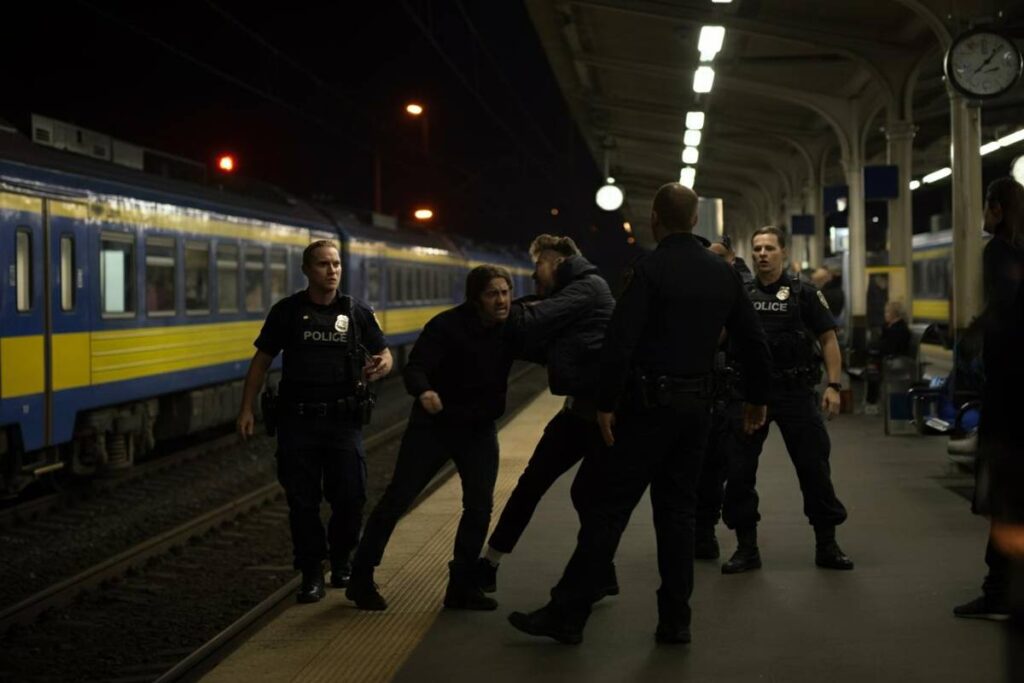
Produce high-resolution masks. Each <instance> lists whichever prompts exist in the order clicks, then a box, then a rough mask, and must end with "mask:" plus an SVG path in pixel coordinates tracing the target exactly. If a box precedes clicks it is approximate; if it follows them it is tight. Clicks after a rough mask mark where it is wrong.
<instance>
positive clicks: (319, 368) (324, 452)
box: [237, 240, 391, 602]
mask: <svg viewBox="0 0 1024 683" xmlns="http://www.w3.org/2000/svg"><path fill="white" fill-rule="evenodd" d="M302 272H303V273H304V274H305V275H306V278H307V279H308V280H309V287H307V288H306V289H304V290H302V291H300V292H297V293H295V294H293V295H291V296H288V297H286V298H284V299H281V300H280V301H278V302H277V303H276V304H274V306H273V307H272V308H271V309H270V314H269V315H268V316H267V320H266V322H265V323H264V324H263V330H262V331H261V332H260V336H259V337H258V338H257V339H256V342H255V346H256V349H257V351H256V355H254V356H253V358H252V362H251V363H250V364H249V372H248V374H247V375H246V377H245V388H244V390H243V395H242V407H241V410H240V411H239V414H238V424H237V427H238V432H239V433H240V434H241V435H242V438H247V437H249V436H251V435H252V433H253V414H252V406H253V401H254V400H255V398H256V395H257V393H258V392H259V390H260V387H261V386H263V379H264V377H265V375H266V372H267V369H268V368H269V367H270V364H271V363H272V362H273V360H274V357H275V356H276V355H277V354H278V352H283V353H284V358H283V367H282V372H281V374H282V377H281V385H280V397H279V399H278V405H277V409H276V412H277V422H278V428H277V429H278V434H277V444H278V448H277V474H278V479H279V480H280V482H281V486H283V487H284V490H285V493H286V495H287V498H288V509H289V522H290V526H291V532H292V544H293V549H294V555H295V568H296V569H298V570H300V571H301V572H302V586H301V588H300V589H299V592H298V594H297V596H296V597H297V599H298V601H299V602H316V601H318V600H320V599H321V598H322V597H323V596H324V576H323V568H322V563H323V560H324V559H325V558H327V557H329V558H330V560H331V569H332V572H331V585H333V586H335V587H337V588H340V587H344V586H345V585H346V582H347V580H348V576H349V573H350V568H349V557H350V555H351V553H352V550H353V549H354V548H355V547H356V544H357V543H358V542H359V527H360V526H361V524H362V515H363V505H364V504H365V503H366V463H365V461H364V458H363V440H362V425H363V424H364V422H365V420H366V419H368V417H369V409H370V408H371V407H372V399H371V397H370V395H369V392H368V391H367V389H366V383H367V382H372V381H374V380H377V379H380V378H381V377H384V376H385V375H387V374H388V372H390V371H391V352H390V351H388V349H387V343H386V341H385V339H384V334H383V333H382V332H381V329H380V327H379V326H378V325H377V321H376V320H375V319H374V316H373V310H372V309H370V308H369V307H368V306H367V305H366V304H364V303H362V302H359V301H356V300H355V299H353V298H352V297H349V296H346V295H343V294H341V293H340V292H339V291H338V286H339V284H340V282H341V259H340V257H339V254H338V248H337V247H336V246H335V245H334V243H333V242H330V241H327V240H320V241H317V242H313V243H312V244H310V245H309V246H308V247H306V250H305V251H304V252H303V254H302ZM321 496H322V497H324V498H326V499H327V501H328V502H329V503H330V504H331V520H330V523H329V525H328V528H327V534H326V537H325V534H324V527H323V524H322V523H321V521H320V499H321Z"/></svg>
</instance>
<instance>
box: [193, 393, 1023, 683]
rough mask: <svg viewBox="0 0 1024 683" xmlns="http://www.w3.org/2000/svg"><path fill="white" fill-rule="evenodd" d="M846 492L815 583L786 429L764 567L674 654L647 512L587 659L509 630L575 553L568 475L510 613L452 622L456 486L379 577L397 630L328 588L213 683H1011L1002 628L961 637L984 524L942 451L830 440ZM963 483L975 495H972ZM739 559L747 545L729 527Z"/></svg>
mask: <svg viewBox="0 0 1024 683" xmlns="http://www.w3.org/2000/svg"><path fill="white" fill-rule="evenodd" d="M560 405H561V401H560V399H558V398H556V397H553V396H551V395H548V394H545V395H542V396H540V397H538V398H537V399H536V400H534V401H533V402H532V403H531V404H530V405H529V406H528V407H527V408H526V409H525V410H524V411H523V412H521V413H520V414H519V415H518V416H517V417H516V418H515V419H514V420H513V421H511V422H510V423H509V424H508V425H507V426H506V427H505V428H504V429H503V430H502V432H501V434H500V443H501V457H502V464H501V471H500V473H499V478H498V486H497V490H496V494H495V510H496V514H495V519H496V518H497V512H498V511H500V510H501V508H502V506H503V505H504V501H505V499H506V498H507V497H508V495H509V493H510V492H511V490H512V488H513V487H514V485H515V482H516V480H517V478H518V476H519V473H520V472H521V471H522V469H523V468H524V466H525V464H526V462H527V460H528V459H529V456H530V454H531V453H532V450H533V447H534V445H535V444H536V442H537V440H538V439H539V438H540V435H541V431H542V430H543V427H544V424H545V423H546V422H547V420H548V419H549V418H550V417H551V416H552V415H553V414H554V413H555V412H556V411H557V410H558V409H559V408H560ZM829 431H830V434H831V437H832V471H833V481H834V483H835V487H836V491H837V493H838V495H839V497H840V499H842V500H843V502H844V503H845V504H846V506H847V508H848V509H849V512H850V518H849V521H848V522H847V523H846V524H845V525H843V526H842V527H840V529H839V532H838V539H839V541H840V543H841V545H842V547H843V549H844V550H845V551H846V552H847V554H849V555H850V556H851V557H852V558H853V559H854V561H855V562H856V569H855V570H854V571H852V572H836V571H829V570H823V569H818V568H817V567H815V565H814V538H813V531H812V529H811V527H810V526H809V525H808V524H807V521H806V519H805V518H804V516H803V514H802V511H801V510H802V508H801V497H800V491H799V487H798V484H797V480H796V475H795V472H794V470H793V467H792V465H791V464H790V462H789V459H788V457H787V456H786V454H785V450H784V447H783V444H782V440H781V438H780V437H779V436H778V434H777V430H775V429H774V428H773V430H772V435H771V436H770V437H769V440H768V442H767V443H766V446H765V452H764V453H763V455H762V459H761V466H760V473H759V491H760V494H761V514H762V517H763V520H762V523H761V526H760V534H759V535H760V546H761V553H762V557H763V560H764V568H763V569H762V570H760V571H754V572H749V573H747V574H740V575H734V576H724V575H722V574H721V572H720V569H719V565H720V561H698V563H697V569H696V588H695V591H694V596H693V600H692V605H693V615H694V616H693V625H692V631H693V642H692V643H691V644H690V645H685V646H679V645H658V644H656V643H655V642H654V638H653V634H654V629H655V625H656V622H657V610H656V603H655V593H654V591H655V589H656V588H657V585H658V574H657V568H656V557H655V544H654V532H653V527H652V523H651V512H650V505H649V501H648V500H647V499H646V497H645V499H644V500H643V501H642V502H641V504H640V505H639V506H638V507H637V510H636V512H635V513H634V515H633V518H632V520H631V522H630V526H629V528H628V529H627V531H626V534H625V535H624V536H623V540H622V544H621V546H620V548H619V552H618V555H617V557H616V565H617V569H618V575H619V581H620V585H621V587H622V594H621V595H619V596H617V597H612V598H605V599H604V600H603V601H601V602H600V603H599V604H598V605H597V606H596V607H595V609H594V613H593V615H592V617H591V619H590V621H589V623H588V626H587V629H586V632H585V634H584V642H583V644H582V645H578V646H566V645H561V644H558V643H556V642H554V641H552V640H548V639H540V638H532V637H529V636H526V635H523V634H521V633H519V632H518V631H516V630H515V629H513V628H512V627H511V626H510V625H509V624H508V622H507V615H508V614H509V612H511V611H514V610H532V609H535V608H537V607H539V606H541V605H543V604H544V603H545V602H546V601H547V598H548V591H549V589H550V587H551V586H552V585H553V584H554V583H555V581H556V580H557V579H558V577H559V576H560V574H561V571H562V569H563V567H564V565H565V562H566V560H567V559H568V557H569V555H570V553H571V552H572V549H573V546H574V543H575V538H576V531H577V527H578V522H577V518H576V514H575V512H574V510H573V508H572V505H571V503H570V501H569V484H570V482H571V474H572V473H570V474H568V475H566V476H565V477H563V479H562V480H560V481H559V482H558V483H557V484H556V485H555V487H554V488H553V489H552V490H551V491H550V492H549V493H548V495H547V497H546V498H545V499H544V500H543V501H542V502H541V505H540V506H539V508H538V510H537V513H536V516H535V517H534V520H533V523H532V524H531V526H530V527H529V528H528V529H527V531H526V534H525V535H524V536H523V538H522V540H521V542H520V544H519V546H518V547H517V549H516V552H515V553H514V554H513V555H511V556H509V557H507V558H506V559H505V561H504V562H503V563H502V566H501V569H500V571H499V574H498V587H499V588H498V593H497V594H495V597H496V598H497V599H498V601H499V603H500V606H499V608H498V611H497V612H489V613H488V612H483V613H481V612H454V611H445V610H443V609H442V607H441V600H442V597H443V594H444V588H445V582H446V579H447V567H446V563H447V561H448V559H449V558H450V555H451V545H452V539H453V538H454V533H455V528H456V525H457V522H458V516H459V511H460V488H459V482H458V479H457V478H453V479H452V480H451V481H449V482H448V483H446V484H445V485H444V486H442V487H441V488H439V489H438V490H437V491H436V492H435V493H434V494H433V495H432V496H431V497H430V498H429V499H428V500H426V501H424V502H423V503H422V504H421V505H420V506H419V507H418V508H416V509H415V510H414V511H413V512H412V513H411V514H410V515H409V516H407V518H405V519H404V520H403V521H402V522H401V523H400V524H399V526H398V528H397V530H396V533H395V535H394V537H393V538H392V541H391V544H390V545H389V547H388V551H387V554H386V556H385V558H384V562H383V564H382V565H381V567H380V568H379V570H378V572H377V580H378V583H379V584H380V585H381V591H382V593H383V594H384V595H385V597H386V598H387V600H388V602H389V605H390V607H389V609H388V610H387V611H385V612H361V611H359V610H357V609H356V608H355V607H354V606H353V605H352V604H351V603H350V602H348V601H347V600H346V599H345V597H344V591H341V590H332V589H328V594H327V598H326V599H325V600H323V601H322V602H320V603H318V604H315V605H294V606H292V607H289V608H288V609H287V610H285V611H284V612H283V613H282V614H281V615H279V616H278V617H277V618H276V619H274V620H273V621H272V622H270V623H269V624H268V625H267V626H265V627H264V628H263V629H262V630H261V631H259V632H258V633H256V634H255V635H254V637H252V638H251V639H250V640H249V641H248V642H247V643H245V644H244V645H243V646H242V647H240V648H239V649H238V650H236V651H235V652H234V653H233V654H232V655H231V656H229V657H228V658H227V659H225V660H224V661H223V662H221V664H220V665H219V666H218V667H217V668H215V669H214V670H212V671H211V672H209V673H208V674H207V675H206V676H205V678H204V679H203V680H204V681H207V682H209V683H221V682H228V681H232V682H234V681H274V682H278V681H303V682H306V683H313V682H327V681H391V680H394V681H403V682H405V681H410V682H411V681H427V680H430V681H434V680H442V681H487V682H488V683H497V682H499V681H522V680H530V681H534V682H539V681H549V680H550V681H669V680H672V681H676V680H685V681H696V682H703V681H714V682H733V681H736V682H739V681H744V682H746V681H779V682H786V683H800V682H804V681H807V682H811V681H814V682H819V681H832V682H837V683H838V682H843V683H845V682H853V681H858V682H859V681H929V682H932V683H937V682H945V681H950V682H954V681H955V682H956V683H974V682H978V683H982V682H984V683H992V682H994V681H1002V680H1004V679H1005V673H1004V647H1005V643H1004V635H1005V629H1004V626H1003V625H1002V624H998V623H992V622H986V621H978V620H962V619H956V618H954V617H953V616H952V613H951V610H952V608H953V606H954V605H956V604H959V603H961V602H965V601H967V600H969V599H972V598H974V597H976V595H978V594H979V586H980V581H981V578H982V576H983V573H984V563H983V560H982V557H983V552H984V546H985V539H986V533H987V523H986V522H985V520H983V519H981V518H978V517H974V516H972V515H971V514H970V512H969V504H968V503H967V501H966V500H965V499H964V498H963V497H962V496H960V495H957V494H956V493H954V492H953V491H952V490H951V487H950V483H951V482H952V483H956V482H955V481H954V480H951V478H950V474H949V468H948V465H947V463H946V461H945V454H944V447H945V441H944V440H943V439H928V438H922V437H916V436H915V437H886V436H884V435H883V434H882V425H881V420H880V418H877V417H864V416H848V415H843V416H840V417H838V418H837V419H836V420H834V421H833V422H832V423H830V425H829ZM960 483H961V484H962V483H963V482H962V481H961V482H960ZM719 540H720V541H721V542H722V551H723V555H724V557H726V558H727V557H728V555H729V554H730V553H731V551H732V550H733V549H734V539H733V538H732V535H731V534H730V533H728V532H727V531H726V530H725V529H724V528H723V527H721V526H720V527H719Z"/></svg>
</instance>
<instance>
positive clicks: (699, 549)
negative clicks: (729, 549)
mask: <svg viewBox="0 0 1024 683" xmlns="http://www.w3.org/2000/svg"><path fill="white" fill-rule="evenodd" d="M720 554H721V550H720V549H719V547H718V539H717V538H715V532H714V531H710V532H698V533H697V538H696V540H695V541H694V544H693V557H694V559H697V560H717V559H718V557H719V555H720Z"/></svg>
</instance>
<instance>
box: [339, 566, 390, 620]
mask: <svg viewBox="0 0 1024 683" xmlns="http://www.w3.org/2000/svg"><path fill="white" fill-rule="evenodd" d="M345 597H346V598H348V599H349V600H351V601H352V602H354V603H356V607H358V608H359V609H365V610H369V611H371V612H380V611H382V610H386V609H387V608H388V603H387V601H386V600H385V599H384V596H383V595H381V594H380V591H379V590H377V584H375V583H374V582H373V575H372V574H371V575H370V577H369V578H365V577H363V578H357V577H352V578H350V579H349V582H348V588H346V589H345Z"/></svg>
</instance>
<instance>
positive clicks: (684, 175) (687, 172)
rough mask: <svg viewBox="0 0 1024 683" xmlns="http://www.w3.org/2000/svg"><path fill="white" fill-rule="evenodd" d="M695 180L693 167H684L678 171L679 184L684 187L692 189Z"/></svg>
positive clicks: (695, 175) (695, 174)
mask: <svg viewBox="0 0 1024 683" xmlns="http://www.w3.org/2000/svg"><path fill="white" fill-rule="evenodd" d="M696 179H697V169H695V168H694V167H693V166H685V167H683V168H682V169H681V170H680V171H679V184H680V185H683V186H684V187H689V188H691V189H692V188H693V183H694V181H695V180H696Z"/></svg>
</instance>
